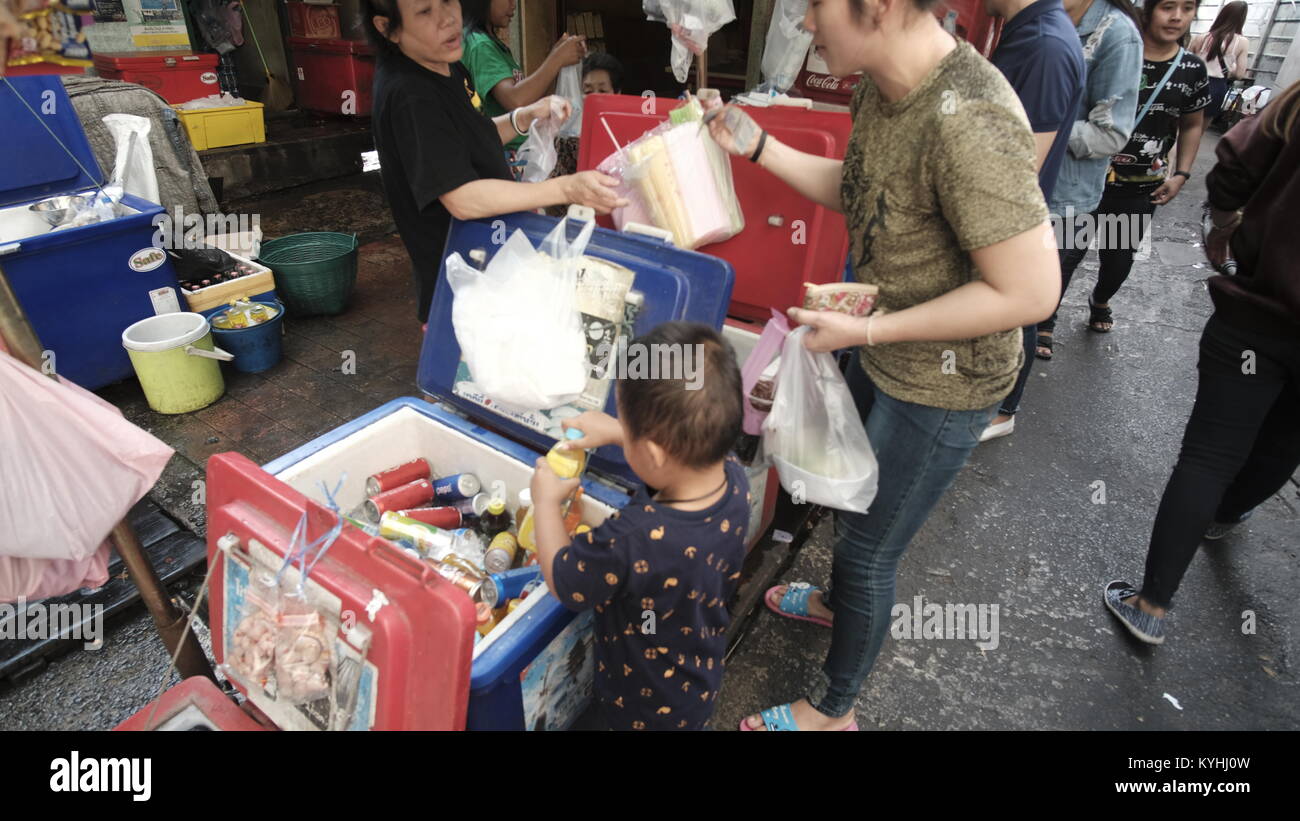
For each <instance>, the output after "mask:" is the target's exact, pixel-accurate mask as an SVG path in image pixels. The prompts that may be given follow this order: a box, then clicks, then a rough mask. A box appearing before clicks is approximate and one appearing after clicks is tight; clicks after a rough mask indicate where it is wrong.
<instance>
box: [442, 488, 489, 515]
mask: <svg viewBox="0 0 1300 821" xmlns="http://www.w3.org/2000/svg"><path fill="white" fill-rule="evenodd" d="M490 504H492V498H491V497H490V496H488V494H486V493H476V494H474V496H473V497H472V498H469V499H461V500H460V501H459V502H452V503H451V506H452V507H454V508H456V509H457V510H459V511H460V513H461V515H462V516H482V515H483V514H484V513H486V512H487V509H488V505H490Z"/></svg>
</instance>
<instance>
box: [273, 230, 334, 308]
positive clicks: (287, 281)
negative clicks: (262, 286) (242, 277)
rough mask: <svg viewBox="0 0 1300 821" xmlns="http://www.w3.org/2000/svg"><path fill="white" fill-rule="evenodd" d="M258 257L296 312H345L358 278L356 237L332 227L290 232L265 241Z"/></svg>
mask: <svg viewBox="0 0 1300 821" xmlns="http://www.w3.org/2000/svg"><path fill="white" fill-rule="evenodd" d="M258 258H259V259H260V260H261V261H262V262H263V263H265V264H266V265H267V267H269V268H270V269H271V270H272V271H273V272H274V276H275V291H276V293H277V294H278V295H279V297H280V299H281V300H283V301H284V304H285V305H286V306H287V307H288V308H289V311H290V312H291V313H292V315H294V316H319V315H322V314H324V315H332V314H339V313H342V312H343V309H344V308H346V307H347V305H348V298H349V297H351V296H352V287H353V286H354V285H356V282H357V237H356V235H355V234H338V233H334V232H332V231H314V232H310V233H306V234H290V235H289V236H287V237H279V238H278V239H273V240H268V241H266V242H264V243H262V251H261V253H260V254H259V256H258Z"/></svg>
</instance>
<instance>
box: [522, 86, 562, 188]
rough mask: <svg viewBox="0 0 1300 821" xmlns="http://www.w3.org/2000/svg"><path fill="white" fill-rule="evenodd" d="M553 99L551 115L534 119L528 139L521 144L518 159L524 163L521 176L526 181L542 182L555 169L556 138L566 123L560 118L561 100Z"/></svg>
mask: <svg viewBox="0 0 1300 821" xmlns="http://www.w3.org/2000/svg"><path fill="white" fill-rule="evenodd" d="M550 100H551V116H550V117H547V118H546V119H543V120H534V121H533V125H532V127H531V128H529V129H528V139H526V140H524V144H523V145H521V146H519V152H518V155H517V157H518V159H519V160H521V161H523V163H524V173H523V175H522V176H521V177H520V179H522V180H523V181H524V182H541V181H543V180H545V179H549V178H550V176H551V172H552V171H554V170H555V161H556V158H557V156H556V153H555V138H556V137H558V136H559V135H560V128H561V127H562V126H563V125H564V123H563V122H561V120H560V109H561V106H560V101H559V100H558V99H556V98H554V97H552V98H550Z"/></svg>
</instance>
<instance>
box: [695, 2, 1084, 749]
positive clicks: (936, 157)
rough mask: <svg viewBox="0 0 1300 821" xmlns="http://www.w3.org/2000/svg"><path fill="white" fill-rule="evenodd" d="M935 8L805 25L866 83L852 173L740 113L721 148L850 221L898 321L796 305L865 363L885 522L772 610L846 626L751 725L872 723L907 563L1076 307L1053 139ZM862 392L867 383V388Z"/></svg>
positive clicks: (772, 599)
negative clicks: (1060, 298) (1061, 229)
mask: <svg viewBox="0 0 1300 821" xmlns="http://www.w3.org/2000/svg"><path fill="white" fill-rule="evenodd" d="M933 6H934V0H821V2H819V3H814V4H812V5H811V6H810V8H809V10H808V13H807V15H806V16H805V17H804V21H803V24H804V26H805V28H807V29H808V30H809V31H812V32H813V44H814V47H815V48H816V49H817V52H818V54H819V56H821V57H822V58H823V59H824V60H825V61H826V63H827V65H828V66H829V67H830V71H831V73H832V74H834V75H836V76H839V77H847V76H849V75H850V74H853V73H855V72H858V71H862V72H863V73H864V76H863V78H862V80H861V81H860V82H859V84H858V86H857V89H856V91H855V93H854V96H853V101H852V103H851V105H850V110H851V113H852V116H853V128H852V131H851V133H850V137H849V144H848V147H847V150H846V152H845V156H844V159H843V161H840V160H834V159H829V158H825V157H820V156H814V155H811V154H804V153H802V152H800V151H798V150H796V149H794V148H791V147H790V146H788V145H785V144H784V143H782V142H780V141H779V140H777V139H775V138H774V137H773V136H772V135H770V134H767V133H766V132H763V131H761V130H760V129H759V128H758V127H757V126H756V124H755V123H754V122H753V120H751V119H750V118H749V117H748V115H746V114H745V113H744V111H743V110H742V109H741V108H739V107H735V106H728V107H727V108H726V110H725V111H724V114H723V115H722V116H717V117H716V118H715V119H714V120H713V121H712V122H711V123H710V130H711V132H712V134H713V136H714V138H715V139H717V140H718V142H719V143H720V144H721V145H722V146H723V147H724V148H726V149H727V150H728V151H730V152H731V153H733V154H737V155H740V156H743V157H747V158H749V160H750V161H751V162H756V163H758V164H759V165H761V166H763V167H764V168H766V169H767V170H768V171H770V172H772V173H773V174H775V175H776V176H777V177H779V178H780V179H782V180H783V181H785V182H786V183H787V184H789V185H790V186H791V187H792V188H794V189H795V190H796V191H797V192H799V193H800V194H802V195H803V196H805V197H807V198H808V199H810V200H813V201H814V202H816V203H818V204H820V205H822V206H824V207H826V208H830V209H832V210H834V211H838V212H841V213H843V214H844V215H845V219H846V221H847V223H848V227H849V235H850V237H851V238H852V240H851V242H852V259H853V264H854V272H855V274H856V276H857V279H859V280H861V281H863V282H869V283H873V284H875V285H877V286H879V288H880V300H879V305H880V306H881V307H883V308H884V309H885V311H887V312H888V313H883V314H882V313H879V312H878V313H877V314H873V315H871V316H869V317H867V318H855V317H850V316H848V315H847V314H841V313H835V312H832V311H825V312H814V311H803V310H798V309H793V308H792V309H790V316H791V317H792V318H793V319H795V320H796V321H798V322H801V323H803V324H805V325H809V326H811V328H812V331H811V333H809V334H808V336H807V338H806V340H805V344H806V345H807V347H808V348H809V349H810V350H814V351H833V350H838V349H841V348H846V347H856V348H858V349H859V352H858V353H859V361H860V365H853V366H851V367H850V373H849V376H848V378H849V381H850V387H851V388H854V389H855V390H854V395H855V397H858V398H859V399H860V401H861V402H862V404H863V405H864V408H863V421H864V424H865V426H866V431H867V435H868V437H869V438H870V440H871V443H872V446H873V448H874V449H875V452H876V458H877V460H878V462H879V464H880V486H879V490H878V492H877V495H876V499H875V501H874V503H873V505H872V507H871V510H870V512H869V513H867V514H854V513H840V514H839V515H838V516H837V518H836V544H835V558H834V565H833V568H832V571H831V583H832V584H831V587H832V588H833V594H832V592H831V589H830V588H828V589H827V590H826V591H825V592H823V591H821V590H817V589H815V588H811V587H809V586H808V585H790V586H788V587H787V586H778V587H774V588H772V589H771V590H769V591H767V604H768V606H769V607H771V608H772V609H773V610H775V611H777V612H778V613H780V614H782V615H785V616H789V617H791V618H796V619H805V620H815V621H818V622H819V623H821V624H824V625H828V626H830V627H831V647H830V652H829V653H828V655H827V658H826V663H825V665H824V667H823V668H822V672H821V675H820V677H819V679H818V680H817V681H816V682H814V683H813V684H812V685H811V686H810V687H809V689H808V690H806V691H805V692H804V694H802V695H804V696H805V697H803V698H800V699H799V700H797V701H795V702H792V703H789V704H785V705H781V706H779V707H774V708H772V709H769V710H764V711H763V712H762V714H761V715H753V716H750V717H748V718H746V719H745V721H744V722H743V723H742V729H748V730H761V729H767V730H845V729H854V728H856V722H855V721H854V715H853V709H854V704H855V703H856V701H857V698H858V694H859V691H860V690H861V688H862V684H863V682H864V680H865V679H866V677H867V674H868V673H869V672H870V670H871V667H872V665H873V664H874V662H875V659H876V656H877V654H878V653H879V652H880V648H881V645H882V644H883V643H884V640H885V635H886V634H887V633H888V631H889V623H890V610H891V608H892V607H893V605H894V584H895V575H896V570H897V567H898V562H899V559H901V558H902V555H903V552H904V550H905V549H906V548H907V545H908V543H909V542H911V540H912V537H913V536H914V535H915V534H916V532H917V531H918V530H920V528H921V526H922V525H923V524H924V523H925V520H926V518H927V517H928V516H929V514H930V511H931V510H932V509H933V508H934V506H935V504H936V503H937V502H938V501H939V499H940V498H941V497H942V496H943V494H944V492H945V491H946V490H947V489H948V487H949V486H950V485H951V484H952V482H953V480H954V479H955V478H956V476H957V473H958V472H959V471H960V470H961V468H962V466H963V465H964V464H965V463H966V459H967V457H968V456H969V455H970V452H971V450H973V449H974V447H975V445H976V443H977V442H978V440H979V436H980V433H981V432H982V431H983V430H984V428H985V426H986V425H987V424H988V421H989V419H990V418H991V417H992V416H993V413H994V411H995V410H996V409H997V404H998V402H999V401H1000V400H1001V399H1002V398H1003V397H1004V396H1006V395H1007V393H1008V391H1010V390H1011V386H1012V384H1013V383H1014V382H1015V379H1016V373H1017V372H1018V370H1019V368H1020V360H1021V357H1022V355H1023V354H1022V346H1021V338H1020V336H1021V334H1020V328H1021V327H1022V326H1024V325H1027V324H1029V323H1032V322H1035V321H1037V320H1039V319H1041V318H1043V317H1044V316H1046V315H1047V313H1048V312H1049V311H1050V310H1051V308H1052V306H1053V305H1054V304H1056V299H1057V283H1058V282H1059V280H1058V279H1057V260H1056V254H1055V252H1054V251H1053V243H1052V238H1051V229H1050V226H1049V224H1048V221H1047V207H1046V204H1045V203H1044V202H1043V196H1042V193H1041V192H1040V191H1039V188H1038V175H1037V173H1036V171H1035V153H1034V137H1033V133H1032V132H1031V131H1030V127H1029V120H1028V118H1027V117H1026V116H1025V112H1024V108H1023V107H1022V106H1021V105H1020V102H1019V101H1018V100H1017V99H1016V96H1015V92H1014V91H1012V90H1011V87H1010V85H1008V83H1007V81H1006V79H1005V78H1003V76H1002V75H1001V74H1000V73H999V72H998V70H997V69H996V68H994V67H993V66H992V65H991V64H990V63H989V62H988V61H986V60H985V59H984V58H983V57H981V56H980V55H979V53H978V52H977V51H975V49H974V48H972V47H971V46H970V44H968V43H965V42H959V41H957V40H956V39H955V38H954V37H953V36H952V35H950V34H948V33H947V32H945V31H944V30H943V28H942V27H941V26H940V25H939V23H938V21H937V19H936V18H935V16H934V13H933V11H932V8H933ZM855 383H856V384H855Z"/></svg>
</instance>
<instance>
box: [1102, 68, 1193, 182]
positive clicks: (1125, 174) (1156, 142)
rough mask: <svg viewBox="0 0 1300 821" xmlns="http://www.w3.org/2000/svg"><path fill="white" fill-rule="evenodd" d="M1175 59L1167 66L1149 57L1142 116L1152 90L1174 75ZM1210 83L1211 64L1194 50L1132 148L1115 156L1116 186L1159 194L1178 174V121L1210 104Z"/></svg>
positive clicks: (1136, 135) (1140, 93) (1137, 129)
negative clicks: (1173, 158)
mask: <svg viewBox="0 0 1300 821" xmlns="http://www.w3.org/2000/svg"><path fill="white" fill-rule="evenodd" d="M1174 59H1175V58H1174V57H1171V58H1169V59H1168V60H1164V61H1162V62H1159V63H1157V62H1153V61H1151V60H1147V59H1143V61H1142V82H1141V85H1140V86H1139V87H1138V101H1137V110H1138V113H1141V112H1142V109H1143V107H1144V106H1146V104H1147V100H1149V99H1151V92H1152V91H1154V90H1155V87H1156V86H1157V85H1159V83H1160V80H1161V79H1162V78H1163V77H1164V76H1165V73H1166V72H1168V71H1169V66H1170V65H1172V64H1173V61H1174ZM1209 84H1210V81H1209V79H1208V78H1207V76H1206V73H1205V63H1204V62H1202V60H1201V58H1200V57H1197V56H1196V55H1195V54H1192V53H1191V52H1190V51H1184V52H1183V58H1182V60H1181V61H1180V62H1179V64H1178V67H1177V68H1175V69H1174V73H1173V74H1172V75H1170V77H1169V82H1168V83H1165V87H1164V88H1163V89H1161V90H1160V96H1159V97H1157V98H1156V101H1155V102H1154V103H1152V104H1151V109H1150V110H1149V111H1147V113H1146V116H1145V117H1143V118H1142V121H1141V122H1139V123H1138V124H1137V125H1136V126H1135V127H1134V129H1133V134H1132V136H1130V137H1129V140H1128V145H1126V146H1124V150H1123V151H1121V152H1120V153H1118V154H1116V155H1115V156H1113V157H1111V158H1110V162H1111V168H1112V169H1114V171H1115V180H1114V182H1113V183H1112V184H1113V185H1119V186H1123V187H1125V188H1134V189H1151V190H1154V189H1156V188H1158V187H1159V186H1160V184H1161V183H1163V182H1164V181H1165V179H1166V178H1168V176H1169V174H1170V173H1171V172H1172V171H1173V169H1172V168H1170V167H1169V149H1170V148H1172V147H1173V145H1174V140H1175V139H1176V138H1177V137H1178V122H1179V119H1180V118H1181V117H1182V116H1183V115H1184V114H1191V113H1192V112H1195V111H1200V110H1201V109H1203V108H1205V107H1206V106H1208V105H1209V104H1210V85H1209Z"/></svg>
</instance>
